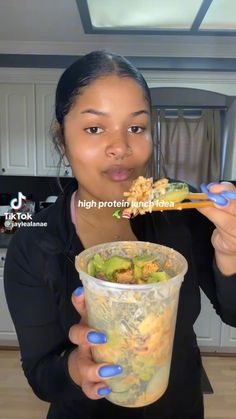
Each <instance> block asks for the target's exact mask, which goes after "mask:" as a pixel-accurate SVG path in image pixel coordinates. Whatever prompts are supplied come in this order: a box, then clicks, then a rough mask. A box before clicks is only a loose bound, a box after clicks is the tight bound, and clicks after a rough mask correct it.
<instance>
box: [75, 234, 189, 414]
mask: <svg viewBox="0 0 236 419" xmlns="http://www.w3.org/2000/svg"><path fill="white" fill-rule="evenodd" d="M95 253H99V254H100V255H101V256H102V257H105V258H108V257H110V256H113V255H119V256H125V257H134V256H144V255H157V257H158V261H159V263H160V264H161V266H164V268H165V270H166V271H167V273H169V274H170V276H171V279H169V280H166V281H163V282H159V283H152V284H144V285H136V284H132V285H130V284H118V283H114V282H107V281H104V280H101V279H97V278H94V277H91V276H90V275H88V274H87V273H86V270H87V263H88V262H89V260H90V259H91V258H92V257H93V255H94V254H95ZM75 266H76V269H77V271H78V272H79V274H80V279H81V281H82V283H83V286H84V292H85V301H86V308H87V313H88V323H89V325H90V326H91V327H93V328H95V329H96V330H99V331H101V332H103V333H105V334H106V335H107V343H106V344H102V345H96V346H93V347H92V356H93V359H94V361H95V362H97V363H102V362H105V363H108V364H119V365H121V366H122V368H123V372H122V374H120V375H118V376H115V377H114V378H109V379H108V380H107V381H106V383H107V385H109V386H111V387H112V392H111V393H110V394H109V395H108V396H106V398H107V399H108V400H109V401H111V402H112V403H115V404H118V405H120V406H125V407H140V406H145V405H148V404H151V403H153V402H154V401H156V400H158V399H159V398H160V397H161V396H162V395H163V394H164V392H165V391H166V389H167V386H168V380H169V372H170V363H171V357H172V348H173V339H174V332H175V324H176V314H177V306H178V300H179V291H180V287H181V283H182V281H183V279H184V275H185V273H186V271H187V261H186V259H185V258H184V257H183V256H182V255H181V254H180V253H178V252H176V251H175V250H173V249H171V248H169V247H166V246H161V245H158V244H155V243H149V242H140V241H133V242H132V241H125V242H122V241H120V242H112V243H104V244H101V245H97V246H93V247H91V248H89V249H86V250H84V251H83V252H81V253H80V254H79V255H78V256H76V261H75Z"/></svg>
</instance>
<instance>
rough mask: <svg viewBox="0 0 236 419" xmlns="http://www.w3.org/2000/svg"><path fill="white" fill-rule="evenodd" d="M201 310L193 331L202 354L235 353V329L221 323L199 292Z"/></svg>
mask: <svg viewBox="0 0 236 419" xmlns="http://www.w3.org/2000/svg"><path fill="white" fill-rule="evenodd" d="M201 302H202V308H201V313H200V315H199V317H198V319H197V321H196V322H195V325H194V330H195V333H196V335H197V341H198V345H199V346H200V348H201V350H202V352H233V353H236V328H234V327H231V326H229V325H227V324H225V323H223V322H222V321H221V319H220V317H219V316H218V314H216V312H215V310H214V308H213V306H212V304H211V303H210V301H209V300H208V298H207V297H206V296H205V294H204V293H203V292H202V291H201Z"/></svg>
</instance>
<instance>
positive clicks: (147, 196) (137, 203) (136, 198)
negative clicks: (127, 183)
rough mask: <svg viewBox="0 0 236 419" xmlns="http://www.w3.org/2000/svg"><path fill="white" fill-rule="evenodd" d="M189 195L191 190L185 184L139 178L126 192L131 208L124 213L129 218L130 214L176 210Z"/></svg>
mask: <svg viewBox="0 0 236 419" xmlns="http://www.w3.org/2000/svg"><path fill="white" fill-rule="evenodd" d="M188 195H189V188H188V185H187V184H186V183H184V182H171V183H169V180H168V179H165V178H163V179H159V180H157V181H155V182H153V178H144V177H143V176H139V177H138V178H137V179H135V180H134V181H133V183H132V185H131V188H130V190H129V191H128V192H124V196H125V197H126V200H127V202H128V203H129V204H130V206H129V207H128V208H127V209H125V211H123V216H124V217H126V216H127V218H129V215H130V214H133V216H135V215H137V214H145V213H146V212H152V211H153V210H154V209H155V210H156V208H158V207H159V210H163V209H166V208H168V209H171V207H173V208H175V204H176V203H180V202H181V201H183V200H184V199H186V198H187V196H188ZM154 207H155V208H154Z"/></svg>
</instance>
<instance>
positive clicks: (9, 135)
mask: <svg viewBox="0 0 236 419" xmlns="http://www.w3.org/2000/svg"><path fill="white" fill-rule="evenodd" d="M0 139H1V146H0V147H1V169H0V170H1V174H3V175H35V174H36V172H35V105H34V85H33V84H13V83H12V84H0Z"/></svg>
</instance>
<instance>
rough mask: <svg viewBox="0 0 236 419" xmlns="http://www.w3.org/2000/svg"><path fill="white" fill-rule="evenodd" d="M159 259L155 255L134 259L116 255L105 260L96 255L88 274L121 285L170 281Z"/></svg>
mask: <svg viewBox="0 0 236 419" xmlns="http://www.w3.org/2000/svg"><path fill="white" fill-rule="evenodd" d="M157 259H158V258H157V256H155V255H153V256H136V257H133V258H128V257H122V256H116V255H114V256H111V257H109V258H107V259H104V258H102V256H100V255H99V254H95V255H94V256H93V257H92V259H90V261H89V262H88V266H87V272H88V274H89V275H91V276H94V277H95V278H99V279H103V280H105V281H109V282H116V283H120V284H150V283H154V282H160V281H165V280H168V279H170V277H171V276H170V275H169V274H168V273H167V272H166V271H165V270H164V268H163V267H162V266H160V263H158V261H157ZM166 266H168V264H167V265H166Z"/></svg>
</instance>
